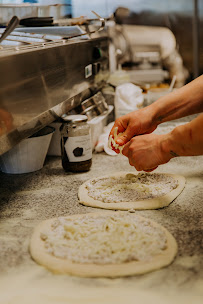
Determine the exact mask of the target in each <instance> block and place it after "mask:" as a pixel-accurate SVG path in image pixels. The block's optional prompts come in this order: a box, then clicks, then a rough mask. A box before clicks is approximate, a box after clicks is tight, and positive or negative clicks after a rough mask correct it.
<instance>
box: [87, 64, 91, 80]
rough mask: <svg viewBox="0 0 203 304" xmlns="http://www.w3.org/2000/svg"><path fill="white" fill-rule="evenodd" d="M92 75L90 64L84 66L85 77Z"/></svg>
mask: <svg viewBox="0 0 203 304" xmlns="http://www.w3.org/2000/svg"><path fill="white" fill-rule="evenodd" d="M90 76H92V64H89V65H87V66H86V67H85V78H89V77H90Z"/></svg>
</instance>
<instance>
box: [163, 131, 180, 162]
mask: <svg viewBox="0 0 203 304" xmlns="http://www.w3.org/2000/svg"><path fill="white" fill-rule="evenodd" d="M176 142H177V141H176V140H175V134H174V131H172V132H170V133H167V134H164V135H163V138H162V141H161V151H162V153H163V155H165V158H166V159H167V161H169V160H170V159H171V158H174V157H178V156H180V155H179V153H178V147H177V144H176Z"/></svg>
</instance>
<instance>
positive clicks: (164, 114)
mask: <svg viewBox="0 0 203 304" xmlns="http://www.w3.org/2000/svg"><path fill="white" fill-rule="evenodd" d="M147 110H148V112H149V113H151V115H152V117H153V121H154V123H155V124H156V125H159V124H160V123H162V122H166V121H170V120H174V119H177V118H181V117H185V116H188V115H192V114H196V113H200V112H203V75H202V76H200V77H198V78H196V79H195V80H194V81H192V82H190V83H189V84H187V85H185V86H184V87H182V88H180V89H178V90H176V91H174V92H172V93H170V94H168V95H166V96H164V97H161V98H159V99H158V100H157V101H156V102H154V103H153V104H151V105H150V106H148V107H147Z"/></svg>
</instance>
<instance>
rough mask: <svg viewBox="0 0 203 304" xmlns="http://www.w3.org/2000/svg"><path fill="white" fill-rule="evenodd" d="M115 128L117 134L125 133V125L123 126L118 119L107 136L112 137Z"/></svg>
mask: <svg viewBox="0 0 203 304" xmlns="http://www.w3.org/2000/svg"><path fill="white" fill-rule="evenodd" d="M116 127H117V128H118V133H123V132H124V131H125V129H126V127H127V125H126V126H125V125H124V124H123V123H122V121H121V120H120V119H117V120H116V121H115V123H114V125H113V127H112V129H111V131H110V133H109V136H110V135H112V136H114V130H115V128H116Z"/></svg>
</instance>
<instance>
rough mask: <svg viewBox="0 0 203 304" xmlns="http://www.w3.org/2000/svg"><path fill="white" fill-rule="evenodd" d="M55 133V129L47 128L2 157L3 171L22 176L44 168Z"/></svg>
mask: <svg viewBox="0 0 203 304" xmlns="http://www.w3.org/2000/svg"><path fill="white" fill-rule="evenodd" d="M54 131H55V129H54V128H53V127H50V126H48V127H45V128H44V129H42V130H40V131H38V132H37V133H35V134H33V135H32V136H31V137H29V138H27V139H24V140H23V141H21V142H20V143H19V144H17V145H16V146H15V147H14V148H12V149H11V150H9V151H8V152H6V153H4V154H3V155H1V157H0V168H1V171H2V172H5V173H11V174H21V173H29V172H34V171H37V170H40V169H41V168H42V167H43V164H44V161H45V158H46V155H47V151H48V148H49V144H50V141H51V138H52V135H53V133H54Z"/></svg>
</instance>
